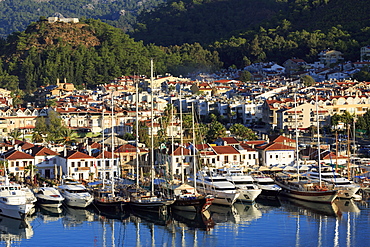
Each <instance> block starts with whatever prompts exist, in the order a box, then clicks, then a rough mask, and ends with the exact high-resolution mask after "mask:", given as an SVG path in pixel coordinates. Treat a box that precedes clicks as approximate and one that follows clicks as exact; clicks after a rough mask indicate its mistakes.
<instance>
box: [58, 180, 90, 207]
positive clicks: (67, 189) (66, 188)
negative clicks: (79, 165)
mask: <svg viewBox="0 0 370 247" xmlns="http://www.w3.org/2000/svg"><path fill="white" fill-rule="evenodd" d="M58 190H59V192H60V194H61V195H62V197H64V201H63V202H64V203H65V204H66V205H67V206H70V207H78V208H86V207H87V206H89V205H90V204H91V203H92V202H93V200H94V197H93V196H92V195H91V194H90V193H89V192H88V190H87V189H86V187H85V186H84V185H83V184H81V183H80V182H78V181H75V180H70V179H67V180H63V183H62V184H61V185H59V186H58Z"/></svg>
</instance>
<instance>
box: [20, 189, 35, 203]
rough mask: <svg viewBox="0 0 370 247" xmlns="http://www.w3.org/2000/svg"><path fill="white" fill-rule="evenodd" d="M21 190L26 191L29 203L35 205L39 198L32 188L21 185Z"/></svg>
mask: <svg viewBox="0 0 370 247" xmlns="http://www.w3.org/2000/svg"><path fill="white" fill-rule="evenodd" d="M21 190H22V191H24V192H25V193H26V197H27V203H28V204H30V205H31V206H33V207H34V206H35V203H36V202H37V198H36V196H35V195H34V193H33V192H32V190H31V189H30V188H28V187H23V186H22V187H21Z"/></svg>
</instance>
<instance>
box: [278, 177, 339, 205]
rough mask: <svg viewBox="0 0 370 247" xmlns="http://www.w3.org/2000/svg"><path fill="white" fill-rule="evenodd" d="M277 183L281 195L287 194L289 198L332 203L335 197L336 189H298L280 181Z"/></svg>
mask: <svg viewBox="0 0 370 247" xmlns="http://www.w3.org/2000/svg"><path fill="white" fill-rule="evenodd" d="M277 184H278V185H279V186H280V187H281V192H280V194H281V195H284V196H288V197H291V198H295V199H299V200H304V201H310V202H319V203H332V202H333V201H334V199H335V198H336V197H337V193H338V192H337V191H335V190H328V191H298V190H294V189H292V188H290V187H288V186H286V185H284V184H282V183H278V182H277Z"/></svg>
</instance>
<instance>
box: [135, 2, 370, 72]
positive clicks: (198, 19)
mask: <svg viewBox="0 0 370 247" xmlns="http://www.w3.org/2000/svg"><path fill="white" fill-rule="evenodd" d="M369 12H370V5H369V4H368V1H365V0H359V1H345V0H303V1H302V0H275V1H273V0H248V1H246V0H183V1H177V0H172V1H168V2H167V4H165V5H161V7H160V8H156V9H155V11H151V12H149V13H143V14H142V15H140V16H139V18H138V20H139V23H138V24H137V25H136V26H135V29H134V32H133V33H132V36H133V37H134V38H135V39H137V40H143V41H144V42H146V43H155V44H157V45H174V44H182V43H190V44H191V43H193V42H199V43H200V44H202V45H203V46H204V47H206V48H207V49H211V50H215V51H217V52H218V53H219V54H220V58H221V60H222V62H223V63H224V65H225V66H231V65H236V66H237V67H243V66H245V65H246V64H248V63H250V62H261V61H275V62H278V63H282V62H284V61H285V60H286V59H288V58H291V57H300V58H303V59H305V60H307V61H308V62H313V61H315V60H317V54H318V53H319V52H320V51H321V50H323V49H328V48H329V49H336V50H339V51H341V52H343V53H344V57H345V59H348V60H352V61H356V60H359V56H360V54H359V53H360V47H361V46H365V45H369V42H370V41H369V40H370V18H369V17H368V13H369Z"/></svg>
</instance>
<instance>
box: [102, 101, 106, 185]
mask: <svg viewBox="0 0 370 247" xmlns="http://www.w3.org/2000/svg"><path fill="white" fill-rule="evenodd" d="M103 103H104V100H103ZM104 111H105V106H104V105H103V109H102V124H101V125H102V129H103V132H102V135H103V136H102V137H103V142H102V144H101V145H102V146H101V150H102V163H103V164H102V167H103V171H102V183H103V188H104V187H105V183H104V179H105V159H104V150H105V145H104V142H105V140H104V138H105V136H104V131H105V124H104V120H105V119H104Z"/></svg>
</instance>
